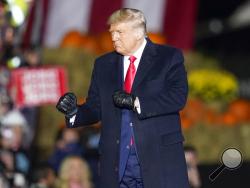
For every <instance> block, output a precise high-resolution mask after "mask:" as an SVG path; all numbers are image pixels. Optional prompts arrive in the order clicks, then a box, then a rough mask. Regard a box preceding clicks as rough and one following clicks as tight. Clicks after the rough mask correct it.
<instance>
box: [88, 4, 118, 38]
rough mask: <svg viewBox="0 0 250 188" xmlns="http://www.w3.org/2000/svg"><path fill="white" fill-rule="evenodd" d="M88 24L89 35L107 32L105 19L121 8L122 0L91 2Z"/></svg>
mask: <svg viewBox="0 0 250 188" xmlns="http://www.w3.org/2000/svg"><path fill="white" fill-rule="evenodd" d="M92 1H93V3H92V7H91V13H90V14H91V16H90V22H89V26H90V27H89V32H90V33H94V34H95V33H100V32H104V31H106V30H107V24H106V23H107V19H108V17H109V16H110V15H111V14H112V12H114V11H115V10H117V9H119V8H121V7H122V0H102V1H100V0H92Z"/></svg>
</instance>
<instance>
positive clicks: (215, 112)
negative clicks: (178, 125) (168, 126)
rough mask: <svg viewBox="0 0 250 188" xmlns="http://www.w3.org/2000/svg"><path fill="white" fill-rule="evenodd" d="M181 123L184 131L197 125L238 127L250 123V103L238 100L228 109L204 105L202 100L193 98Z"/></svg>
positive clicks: (182, 116)
mask: <svg viewBox="0 0 250 188" xmlns="http://www.w3.org/2000/svg"><path fill="white" fill-rule="evenodd" d="M180 115H181V122H182V126H183V128H184V129H186V128H190V127H192V126H195V125H196V124H206V125H211V126H228V127H232V126H238V125H241V124H244V123H250V101H249V100H246V99H236V100H234V101H232V102H230V103H229V104H228V105H227V106H226V107H221V106H220V105H218V106H217V107H216V106H214V105H209V104H207V103H204V102H203V101H202V100H199V99H196V98H191V99H189V100H188V101H187V104H186V106H185V108H184V109H183V110H182V111H181V113H180Z"/></svg>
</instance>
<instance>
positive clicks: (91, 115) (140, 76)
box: [67, 40, 188, 188]
mask: <svg viewBox="0 0 250 188" xmlns="http://www.w3.org/2000/svg"><path fill="white" fill-rule="evenodd" d="M183 62H184V60H183V56H182V53H181V52H180V50H178V49H176V48H172V47H169V46H162V45H157V44H154V43H152V42H151V41H150V40H148V41H147V45H146V47H145V49H144V51H143V54H142V58H141V61H140V64H139V67H138V69H137V73H136V76H135V80H134V84H133V87H132V94H134V95H135V96H138V98H139V101H140V106H141V110H142V112H141V114H137V113H133V117H132V119H133V124H134V137H135V143H136V147H137V152H138V156H139V162H140V165H141V171H142V172H141V173H142V177H143V181H144V187H145V188H187V187H188V180H187V173H186V163H185V158H184V153H183V146H182V141H183V136H182V133H181V126H180V117H179V111H180V110H181V109H182V108H183V107H184V105H185V103H186V98H187V90H188V87H187V78H186V71H185V68H184V63H183ZM122 85H123V56H122V55H120V54H118V53H116V52H111V53H108V54H105V55H103V56H101V57H99V58H97V59H96V62H95V65H94V69H93V73H92V79H91V84H90V88H89V92H88V97H87V100H86V103H85V104H83V105H81V106H79V110H78V112H77V115H76V119H75V123H74V125H70V124H69V122H68V120H67V125H68V126H69V127H77V126H83V125H89V124H92V123H95V122H97V121H99V120H100V121H101V124H102V128H101V138H100V143H99V148H100V176H101V177H100V178H101V183H100V185H101V187H102V188H118V187H119V182H118V168H119V167H118V164H119V143H120V126H121V109H119V108H117V107H115V105H114V103H113V99H112V94H113V93H114V92H115V91H117V90H122Z"/></svg>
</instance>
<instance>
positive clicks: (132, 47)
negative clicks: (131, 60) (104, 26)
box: [109, 23, 143, 55]
mask: <svg viewBox="0 0 250 188" xmlns="http://www.w3.org/2000/svg"><path fill="white" fill-rule="evenodd" d="M109 31H110V33H111V38H112V42H113V46H114V48H115V50H116V51H117V52H118V53H120V54H122V55H132V54H133V53H134V52H135V51H136V50H137V49H138V48H139V47H140V45H141V43H142V41H143V36H142V34H140V30H139V29H138V28H137V29H136V28H133V25H132V24H131V23H115V24H111V25H110V29H109Z"/></svg>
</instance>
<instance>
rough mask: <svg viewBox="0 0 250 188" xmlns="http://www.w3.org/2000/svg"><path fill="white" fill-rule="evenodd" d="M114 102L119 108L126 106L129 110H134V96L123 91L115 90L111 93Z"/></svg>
mask: <svg viewBox="0 0 250 188" xmlns="http://www.w3.org/2000/svg"><path fill="white" fill-rule="evenodd" d="M113 101H114V104H115V105H116V106H117V107H119V108H126V109H129V110H133V111H134V110H135V107H134V102H135V96H134V95H132V94H129V93H126V92H125V91H116V92H115V93H114V94H113Z"/></svg>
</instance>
